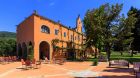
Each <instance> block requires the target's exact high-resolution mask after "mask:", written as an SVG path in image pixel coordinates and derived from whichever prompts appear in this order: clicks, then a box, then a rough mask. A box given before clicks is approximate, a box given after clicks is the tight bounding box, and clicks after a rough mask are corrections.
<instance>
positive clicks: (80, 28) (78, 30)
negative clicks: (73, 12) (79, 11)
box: [76, 15, 82, 33]
mask: <svg viewBox="0 0 140 78" xmlns="http://www.w3.org/2000/svg"><path fill="white" fill-rule="evenodd" d="M76 31H77V32H79V33H82V22H81V19H80V15H78V17H77V19H76Z"/></svg>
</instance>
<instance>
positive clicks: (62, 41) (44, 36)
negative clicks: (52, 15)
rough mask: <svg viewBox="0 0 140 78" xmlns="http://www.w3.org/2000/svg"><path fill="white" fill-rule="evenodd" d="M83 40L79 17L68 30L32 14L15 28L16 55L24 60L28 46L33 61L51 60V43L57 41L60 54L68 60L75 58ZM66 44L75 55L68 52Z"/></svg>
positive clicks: (27, 52) (52, 50)
mask: <svg viewBox="0 0 140 78" xmlns="http://www.w3.org/2000/svg"><path fill="white" fill-rule="evenodd" d="M84 38H85V37H84V35H83V33H82V22H81V20H80V16H78V18H77V19H76V27H75V28H70V27H66V26H64V25H62V24H60V22H55V21H53V20H50V19H48V18H46V17H43V16H40V15H39V14H37V13H36V12H34V13H33V14H31V15H30V16H29V17H28V18H26V19H25V20H24V21H23V22H21V23H20V24H19V25H18V26H17V54H18V57H19V58H24V59H26V58H27V57H28V54H29V46H32V47H33V51H34V58H35V59H37V60H40V59H43V58H44V57H47V58H48V59H49V60H52V58H53V55H54V54H53V52H54V46H52V41H53V40H54V39H58V40H59V43H58V44H56V46H59V47H60V48H61V50H60V52H62V53H63V52H64V54H65V55H64V56H65V57H66V58H69V57H71V56H74V55H76V56H77V54H78V53H76V52H78V51H80V49H82V47H81V46H82V45H83V43H84V40H83V39H84ZM68 43H72V47H71V48H73V49H75V53H69V52H68V49H70V48H69V47H70V45H69V44H68ZM76 50H77V51H76Z"/></svg>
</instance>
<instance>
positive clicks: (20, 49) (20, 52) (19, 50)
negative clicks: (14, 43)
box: [17, 43, 23, 59]
mask: <svg viewBox="0 0 140 78" xmlns="http://www.w3.org/2000/svg"><path fill="white" fill-rule="evenodd" d="M17 54H18V59H21V58H22V56H23V55H22V47H21V44H20V43H19V44H18V52H17Z"/></svg>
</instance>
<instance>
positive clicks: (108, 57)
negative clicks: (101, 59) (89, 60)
mask: <svg viewBox="0 0 140 78" xmlns="http://www.w3.org/2000/svg"><path fill="white" fill-rule="evenodd" d="M106 52H107V53H106V54H107V60H108V61H110V54H111V52H110V46H109V45H107V46H106Z"/></svg>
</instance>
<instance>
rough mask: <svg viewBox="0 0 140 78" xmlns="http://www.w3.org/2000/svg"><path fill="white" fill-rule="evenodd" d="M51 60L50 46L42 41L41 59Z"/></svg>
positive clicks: (40, 48) (40, 47) (40, 46)
mask: <svg viewBox="0 0 140 78" xmlns="http://www.w3.org/2000/svg"><path fill="white" fill-rule="evenodd" d="M46 57H47V58H48V60H49V59H50V45H49V43H48V42H46V41H42V42H41V43H40V45H39V59H41V60H44V59H45V58H46Z"/></svg>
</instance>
